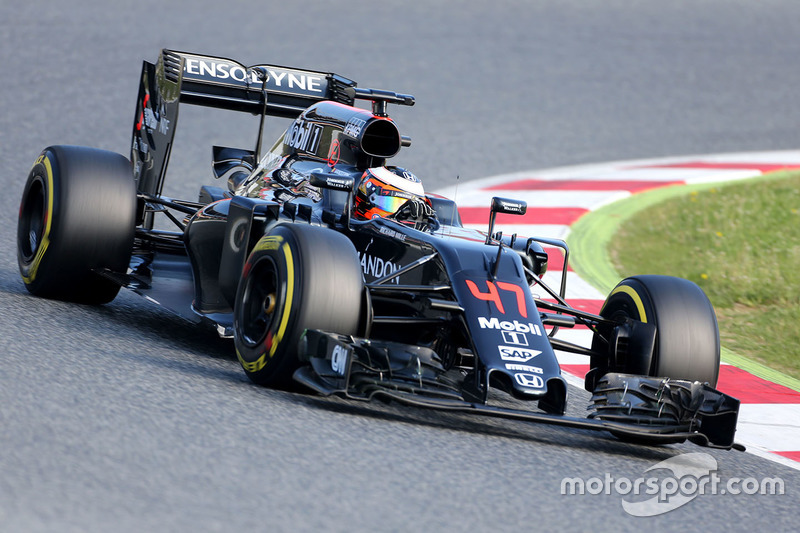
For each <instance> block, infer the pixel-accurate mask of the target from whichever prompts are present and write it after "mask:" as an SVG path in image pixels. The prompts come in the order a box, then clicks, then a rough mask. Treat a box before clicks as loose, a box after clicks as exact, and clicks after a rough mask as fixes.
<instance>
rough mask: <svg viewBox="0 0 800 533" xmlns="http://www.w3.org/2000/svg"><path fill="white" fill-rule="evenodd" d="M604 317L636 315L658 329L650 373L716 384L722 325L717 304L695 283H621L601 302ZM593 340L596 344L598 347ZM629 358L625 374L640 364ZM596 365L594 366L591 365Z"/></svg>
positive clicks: (655, 279) (638, 279)
mask: <svg viewBox="0 0 800 533" xmlns="http://www.w3.org/2000/svg"><path fill="white" fill-rule="evenodd" d="M600 315H601V316H603V317H607V318H612V319H614V318H623V319H624V318H632V319H634V320H638V321H641V322H645V323H649V324H652V325H654V326H655V328H656V338H655V349H654V350H653V356H652V359H651V361H650V364H649V371H648V373H647V375H648V376H652V377H668V378H671V379H683V380H688V381H700V382H701V383H702V382H707V383H709V384H710V385H711V386H712V387H715V386H716V384H717V378H718V376H719V353H720V342H719V328H718V326H717V316H716V314H715V313H714V308H713V307H712V305H711V302H710V301H709V300H708V297H707V296H706V295H705V293H704V292H703V290H702V289H701V288H700V287H698V286H697V285H696V284H694V283H692V282H691V281H688V280H685V279H681V278H675V277H671V276H653V275H650V276H635V277H631V278H627V279H625V280H623V281H621V282H620V283H619V284H618V285H617V287H616V288H615V289H614V290H613V291H611V294H610V295H609V297H608V298H607V299H606V301H605V303H604V304H603V308H602V310H601V311H600ZM599 347H600V343H599V342H598V339H597V338H595V342H594V343H593V348H599ZM639 363H640V362H639V361H631V362H629V364H628V368H617V369H611V370H613V371H617V372H626V371H627V370H628V369H629V368H630V367H641V365H640V364H639ZM592 366H593V367H594V366H596V365H595V364H594V361H593V364H592Z"/></svg>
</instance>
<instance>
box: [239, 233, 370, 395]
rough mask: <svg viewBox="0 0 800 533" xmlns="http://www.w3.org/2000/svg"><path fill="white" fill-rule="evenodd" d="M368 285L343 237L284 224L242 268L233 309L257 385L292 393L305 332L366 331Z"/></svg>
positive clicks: (244, 358)
mask: <svg viewBox="0 0 800 533" xmlns="http://www.w3.org/2000/svg"><path fill="white" fill-rule="evenodd" d="M364 292H365V288H364V282H363V279H362V276H361V267H360V264H359V262H358V255H357V254H356V250H355V247H354V246H353V244H352V243H351V242H350V241H349V240H348V239H347V237H345V236H344V235H342V234H341V233H338V232H336V231H333V230H330V229H327V228H321V227H316V226H309V225H304V224H279V225H277V226H275V227H274V228H273V229H272V230H271V231H270V232H269V234H267V235H265V236H264V237H262V238H261V240H259V241H258V243H257V244H256V245H255V247H254V248H253V251H252V252H251V253H250V256H249V257H248V259H247V262H246V263H245V266H244V269H243V271H242V278H241V280H240V281H239V288H238V290H237V293H236V301H235V305H234V321H233V328H234V343H235V345H236V354H237V356H238V358H239V362H240V363H241V364H242V367H243V368H244V370H245V372H246V373H247V375H248V377H250V379H251V380H252V381H254V382H255V383H258V384H260V385H267V386H273V387H282V388H289V387H291V384H292V374H293V373H294V371H295V370H296V369H297V367H298V366H299V361H298V358H297V353H296V352H297V343H298V341H299V340H300V337H301V336H302V334H303V332H304V331H305V330H306V329H319V330H322V331H326V332H330V333H338V334H342V335H356V334H357V333H359V331H362V330H363V324H362V322H363V316H364V315H363V313H362V306H363V305H364Z"/></svg>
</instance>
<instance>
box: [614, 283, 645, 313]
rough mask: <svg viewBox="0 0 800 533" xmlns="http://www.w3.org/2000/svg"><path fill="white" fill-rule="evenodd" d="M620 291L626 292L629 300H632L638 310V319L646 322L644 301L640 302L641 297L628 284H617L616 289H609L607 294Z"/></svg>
mask: <svg viewBox="0 0 800 533" xmlns="http://www.w3.org/2000/svg"><path fill="white" fill-rule="evenodd" d="M620 292H621V293H623V294H627V295H628V296H629V297H630V298H631V300H633V303H634V305H636V310H637V311H638V312H639V320H640V321H641V322H647V313H645V311H644V303H643V302H642V297H641V296H639V293H638V292H636V290H635V289H634V288H633V287H631V286H629V285H619V286H618V287H617V288H616V289H614V290H613V291H611V294H610V295H609V296H613V295H615V294H617V293H620Z"/></svg>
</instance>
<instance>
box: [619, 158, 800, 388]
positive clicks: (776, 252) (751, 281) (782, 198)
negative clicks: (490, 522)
mask: <svg viewBox="0 0 800 533" xmlns="http://www.w3.org/2000/svg"><path fill="white" fill-rule="evenodd" d="M676 194H677V195H676ZM661 196H664V195H663V194H662V195H661ZM666 196H673V197H672V198H669V199H667V200H665V201H663V202H661V203H658V202H654V203H653V205H650V206H649V207H648V208H646V209H642V210H639V211H638V212H635V213H634V214H632V215H630V216H629V217H627V218H625V219H624V221H623V222H622V223H621V224H620V225H619V227H618V228H616V234H615V236H614V237H613V238H611V239H608V241H607V242H608V259H609V260H610V264H611V265H613V268H614V269H616V271H617V272H618V273H619V274H620V276H621V277H624V276H628V275H633V274H644V273H647V274H667V275H673V276H679V277H683V278H687V279H690V280H692V281H694V282H695V283H697V284H698V285H700V287H702V288H703V290H704V291H705V292H706V294H708V296H709V298H710V299H711V302H712V303H713V304H714V307H715V309H716V311H717V318H718V321H719V325H720V335H721V338H722V343H723V345H724V346H725V347H727V348H729V349H731V350H733V351H734V352H736V353H738V354H740V355H743V356H745V357H747V358H749V359H752V360H754V361H757V362H760V363H762V364H765V365H767V366H769V367H771V368H774V369H776V370H778V371H780V372H783V373H786V374H788V375H790V376H792V377H794V378H800V173H797V172H782V173H776V174H773V175H770V176H766V177H762V178H758V179H755V180H747V181H744V182H740V183H733V184H728V185H725V186H722V187H720V186H706V187H704V188H699V189H694V190H685V192H684V191H680V190H679V191H678V192H675V193H673V194H668V195H666ZM612 216H613V215H612Z"/></svg>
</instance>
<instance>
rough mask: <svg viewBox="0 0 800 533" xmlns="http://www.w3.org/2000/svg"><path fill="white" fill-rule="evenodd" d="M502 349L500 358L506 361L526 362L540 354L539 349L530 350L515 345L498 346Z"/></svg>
mask: <svg viewBox="0 0 800 533" xmlns="http://www.w3.org/2000/svg"><path fill="white" fill-rule="evenodd" d="M497 349H498V350H499V351H500V358H501V359H503V360H504V361H514V362H516V363H524V362H525V361H529V360H531V359H533V358H534V357H536V356H537V355H539V354H540V353H542V352H540V351H539V350H528V349H526V348H517V347H515V346H498V347H497Z"/></svg>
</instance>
